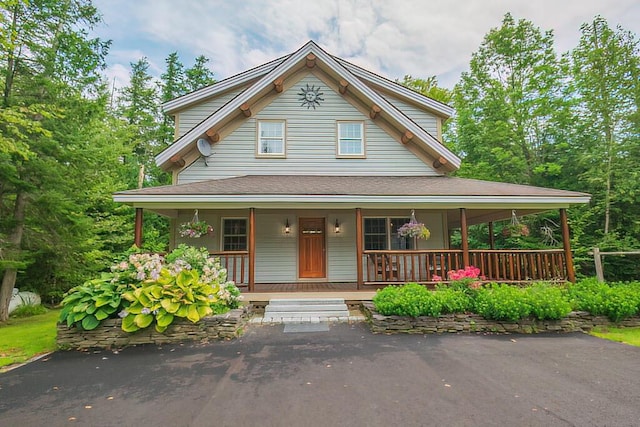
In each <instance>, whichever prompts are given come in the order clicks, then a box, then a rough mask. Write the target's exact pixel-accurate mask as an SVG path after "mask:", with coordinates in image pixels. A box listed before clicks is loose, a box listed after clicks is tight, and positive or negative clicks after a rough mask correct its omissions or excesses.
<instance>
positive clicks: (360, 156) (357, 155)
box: [336, 120, 367, 159]
mask: <svg viewBox="0 0 640 427" xmlns="http://www.w3.org/2000/svg"><path fill="white" fill-rule="evenodd" d="M343 123H357V124H359V125H360V132H361V134H360V135H361V138H360V141H361V145H360V146H361V147H362V152H361V153H341V152H340V140H341V138H340V125H341V124H343ZM366 153H367V144H366V140H365V125H364V121H362V120H338V121H336V157H337V158H347V159H354V158H356V159H364V158H365V157H366Z"/></svg>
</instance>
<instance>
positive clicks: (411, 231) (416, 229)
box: [398, 211, 431, 240]
mask: <svg viewBox="0 0 640 427" xmlns="http://www.w3.org/2000/svg"><path fill="white" fill-rule="evenodd" d="M398 236H400V237H406V238H413V237H415V238H417V239H423V240H427V239H428V238H429V237H431V232H430V231H429V229H428V228H427V227H425V225H424V224H423V223H421V222H418V221H417V220H416V215H415V211H411V219H410V220H409V222H407V223H406V224H404V225H402V226H401V227H400V228H398Z"/></svg>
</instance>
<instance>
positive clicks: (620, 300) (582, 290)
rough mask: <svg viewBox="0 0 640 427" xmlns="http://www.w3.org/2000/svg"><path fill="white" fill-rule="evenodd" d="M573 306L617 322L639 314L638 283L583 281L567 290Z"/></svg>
mask: <svg viewBox="0 0 640 427" xmlns="http://www.w3.org/2000/svg"><path fill="white" fill-rule="evenodd" d="M569 294H570V296H571V300H572V303H573V306H574V307H575V309H577V310H584V311H588V312H590V313H591V314H594V315H600V316H607V317H608V318H609V319H611V320H612V321H614V322H618V321H620V320H622V319H625V318H627V317H630V316H634V315H636V314H638V313H639V312H640V282H631V283H612V284H606V283H600V282H598V281H597V279H595V278H592V279H585V280H582V281H580V282H578V283H576V284H574V285H572V286H570V288H569Z"/></svg>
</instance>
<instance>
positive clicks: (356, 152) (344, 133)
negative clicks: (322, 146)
mask: <svg viewBox="0 0 640 427" xmlns="http://www.w3.org/2000/svg"><path fill="white" fill-rule="evenodd" d="M338 157H364V123H363V122H338Z"/></svg>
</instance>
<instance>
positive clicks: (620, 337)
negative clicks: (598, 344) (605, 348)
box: [591, 327, 640, 347]
mask: <svg viewBox="0 0 640 427" xmlns="http://www.w3.org/2000/svg"><path fill="white" fill-rule="evenodd" d="M591 335H595V336H596V337H599V338H604V339H607V340H611V341H617V342H621V343H624V344H629V345H633V346H636V347H640V328H612V327H600V328H596V329H594V330H593V331H591Z"/></svg>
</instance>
